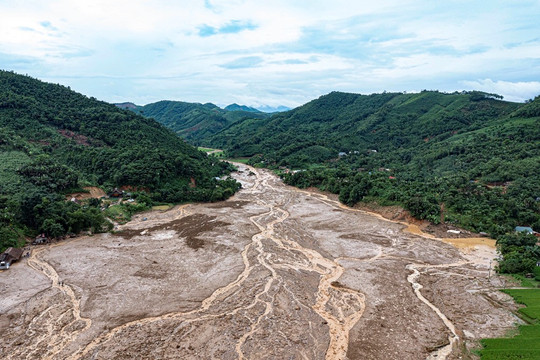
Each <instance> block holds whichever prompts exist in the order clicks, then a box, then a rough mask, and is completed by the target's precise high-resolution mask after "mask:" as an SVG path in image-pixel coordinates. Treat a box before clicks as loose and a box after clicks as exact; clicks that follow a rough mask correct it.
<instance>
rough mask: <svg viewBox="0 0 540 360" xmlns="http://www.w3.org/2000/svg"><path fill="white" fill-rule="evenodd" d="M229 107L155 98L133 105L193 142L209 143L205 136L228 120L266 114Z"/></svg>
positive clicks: (235, 106) (232, 121)
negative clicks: (146, 103) (156, 99)
mask: <svg viewBox="0 0 540 360" xmlns="http://www.w3.org/2000/svg"><path fill="white" fill-rule="evenodd" d="M228 108H229V109H228V110H224V109H221V108H219V107H218V106H216V105H214V104H212V103H207V104H199V103H188V102H182V101H167V100H164V101H158V102H156V103H152V104H148V105H145V106H141V107H138V108H136V109H133V111H135V112H137V113H139V114H141V115H144V116H146V117H150V118H154V119H156V120H157V121H158V122H160V123H162V124H163V125H165V126H166V127H168V128H170V129H172V130H173V131H174V132H176V133H177V134H178V135H179V136H181V137H183V138H184V139H186V140H187V141H189V142H190V143H192V144H196V145H209V144H208V141H207V139H208V138H210V137H211V136H212V135H214V134H215V133H217V132H219V131H220V130H222V129H224V128H226V127H228V126H230V125H231V124H233V123H235V122H237V121H241V120H245V119H255V120H257V119H264V118H266V117H268V115H267V114H265V113H262V112H260V111H257V110H255V109H251V108H248V109H251V110H243V109H244V108H247V107H244V106H240V105H236V104H232V105H230V106H228Z"/></svg>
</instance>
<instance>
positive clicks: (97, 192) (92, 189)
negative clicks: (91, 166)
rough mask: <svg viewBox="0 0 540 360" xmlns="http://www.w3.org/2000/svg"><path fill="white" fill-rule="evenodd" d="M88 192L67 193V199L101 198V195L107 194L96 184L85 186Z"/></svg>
mask: <svg viewBox="0 0 540 360" xmlns="http://www.w3.org/2000/svg"><path fill="white" fill-rule="evenodd" d="M83 189H84V190H86V191H87V192H78V193H73V194H68V195H66V199H67V200H71V199H72V198H75V199H77V200H85V199H92V198H93V199H99V198H101V197H104V196H107V194H105V191H103V190H101V189H100V188H98V187H96V186H87V187H84V188H83Z"/></svg>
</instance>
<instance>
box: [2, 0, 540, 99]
mask: <svg viewBox="0 0 540 360" xmlns="http://www.w3.org/2000/svg"><path fill="white" fill-rule="evenodd" d="M538 13H540V4H539V3H538V2H533V1H529V2H520V3H515V2H505V1H502V0H500V1H497V0H494V1H492V2H489V3H485V2H484V3H480V2H470V1H464V0H449V1H446V2H443V3H441V2H433V1H428V0H424V1H412V0H406V1H404V0H401V1H397V0H395V1H394V0H392V1H389V0H382V1H377V2H363V1H362V2H351V1H348V0H347V1H345V0H335V1H332V2H330V1H326V0H314V1H310V2H309V4H308V3H306V2H305V1H300V0H275V1H271V2H261V1H249V0H206V1H204V0H200V1H187V0H184V1H174V2H172V1H167V0H154V1H151V2H150V1H142V0H131V1H127V0H115V1H105V0H93V1H87V0H85V1H82V0H81V1H69V0H50V1H38V0H21V1H17V2H13V1H9V2H8V1H1V0H0V33H2V37H0V61H1V62H0V66H1V67H2V68H5V69H8V70H14V71H17V72H21V73H28V74H30V75H32V76H34V77H38V78H42V79H45V80H50V81H54V82H60V83H63V84H66V85H70V86H71V87H72V88H73V89H76V90H77V91H80V92H83V93H85V94H87V95H89V96H96V97H98V98H101V99H103V100H106V101H120V100H131V101H134V102H137V103H140V104H144V103H147V102H152V101H157V100H160V99H165V98H166V99H177V100H184V101H199V102H207V101H212V102H215V103H219V104H227V103H230V102H238V103H246V104H247V105H257V104H269V105H274V106H275V105H280V104H284V105H287V106H295V105H299V104H301V103H304V102H306V101H308V100H310V99H312V98H315V97H317V96H319V95H321V94H324V93H328V92H330V91H333V90H340V91H352V92H363V93H369V92H379V91H383V90H389V91H390V90H394V91H396V90H397V91H410V90H420V89H440V90H444V91H453V90H461V89H463V88H464V87H465V88H467V89H468V88H472V87H474V86H477V88H478V89H479V90H484V91H488V90H486V89H487V88H493V89H498V88H504V89H506V88H508V89H510V88H511V89H513V90H512V91H507V92H505V91H506V90H505V91H493V92H499V93H502V94H503V95H506V98H507V99H509V100H524V99H526V98H529V97H532V96H534V95H535V94H531V95H529V94H530V93H531V92H535V91H536V92H540V90H538V87H535V86H534V84H537V83H538V81H540V66H539V65H540V55H539V54H540V36H539V35H538V34H540V25H539V24H538V21H537V18H536V14H538ZM201 29H206V30H207V32H206V33H204V32H203V33H201ZM201 35H206V36H201ZM478 79H492V80H478ZM490 82H491V83H490ZM512 84H513V85H512ZM516 84H517V85H516ZM527 84H528V85H527ZM531 84H533V85H531ZM504 89H503V90H504ZM490 91H491V90H490Z"/></svg>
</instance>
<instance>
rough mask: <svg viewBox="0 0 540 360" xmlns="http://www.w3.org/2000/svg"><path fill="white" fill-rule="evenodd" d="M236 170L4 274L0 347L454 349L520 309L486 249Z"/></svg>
mask: <svg viewBox="0 0 540 360" xmlns="http://www.w3.org/2000/svg"><path fill="white" fill-rule="evenodd" d="M239 168H240V171H239V172H238V173H236V175H235V176H236V177H237V179H238V180H239V181H241V182H242V183H243V190H242V191H240V192H239V193H238V194H237V195H235V196H234V197H233V198H232V199H230V200H229V201H225V202H221V203H214V204H192V205H184V206H177V207H174V208H172V209H170V210H168V211H153V212H149V213H145V214H144V215H139V216H136V217H135V218H134V219H133V221H132V222H130V223H128V224H126V225H124V226H122V227H121V228H120V229H119V230H120V231H119V232H117V233H115V234H101V235H95V236H91V237H82V238H77V239H74V240H72V241H69V242H64V243H59V244H57V245H53V246H46V247H41V248H35V249H34V251H33V252H32V256H31V257H30V258H28V259H25V260H23V261H22V262H20V263H18V264H17V266H14V267H13V269H10V271H9V272H3V273H0V288H1V290H2V294H6V295H5V296H4V298H3V299H1V300H0V332H1V333H2V342H1V343H0V355H1V356H2V357H3V358H7V359H132V358H138V359H347V358H348V359H458V358H461V357H462V356H463V354H465V353H466V352H467V349H468V348H470V347H474V346H475V345H476V341H477V339H479V338H481V337H490V336H501V335H503V334H504V333H505V332H506V331H507V329H509V328H510V327H512V326H513V325H514V324H515V322H516V321H517V319H516V318H515V317H514V316H513V315H512V314H511V312H510V309H512V308H513V306H514V305H513V303H512V301H511V299H509V298H507V297H506V296H505V295H503V294H502V293H500V292H498V291H496V289H497V288H498V287H499V286H501V285H502V283H501V280H500V279H499V278H498V277H497V276H496V275H494V274H493V272H491V273H490V269H489V266H490V260H491V259H492V258H494V257H495V252H494V249H493V248H490V247H489V246H483V245H484V244H476V243H475V245H474V246H477V245H478V246H480V247H481V248H480V247H478V248H474V247H473V248H470V247H469V248H467V251H464V250H463V249H458V248H457V247H455V246H453V245H451V244H448V243H445V242H444V241H441V240H440V239H436V238H426V237H422V236H420V235H418V234H414V233H411V232H405V231H403V230H404V228H405V227H406V226H404V225H403V224H400V223H396V222H392V221H387V220H385V219H382V218H381V217H376V216H373V215H370V214H368V213H366V212H364V211H359V210H353V209H348V208H345V207H344V206H342V205H340V204H338V203H337V202H336V201H335V200H333V199H330V198H328V197H326V196H325V195H324V194H318V193H314V192H306V191H300V190H298V189H294V188H291V187H287V186H285V185H283V184H282V183H281V182H280V181H279V179H277V178H276V177H275V176H274V175H272V174H271V173H269V172H267V171H264V170H258V169H253V168H248V167H247V166H245V165H242V164H239ZM143 218H146V220H144V221H143ZM454 240H455V239H454Z"/></svg>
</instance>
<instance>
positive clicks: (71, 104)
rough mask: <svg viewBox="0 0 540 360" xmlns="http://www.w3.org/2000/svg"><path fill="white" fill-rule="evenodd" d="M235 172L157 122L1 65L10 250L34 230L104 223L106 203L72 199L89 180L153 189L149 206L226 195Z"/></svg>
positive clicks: (3, 189) (2, 214) (1, 175)
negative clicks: (229, 174)
mask: <svg viewBox="0 0 540 360" xmlns="http://www.w3.org/2000/svg"><path fill="white" fill-rule="evenodd" d="M227 169H228V165H226V164H223V163H220V162H217V161H216V160H214V159H212V158H209V157H207V156H206V155H205V154H204V153H202V152H200V151H198V150H197V149H196V148H194V147H192V146H190V145H188V144H186V143H185V142H184V141H183V140H182V139H180V138H179V137H177V136H176V135H175V134H174V133H173V132H172V131H170V130H168V129H167V128H165V127H164V126H163V125H161V124H158V123H157V122H155V121H154V120H151V119H148V118H145V117H142V116H139V115H136V114H134V113H133V112H130V111H127V110H121V109H119V108H117V107H115V106H114V105H111V104H107V103H105V102H101V101H97V100H96V99H93V98H88V97H86V96H84V95H81V94H78V93H75V92H73V91H71V90H70V89H69V88H67V87H64V86H60V85H54V84H49V83H45V82H41V81H38V80H36V79H32V78H30V77H28V76H22V75H17V74H15V73H12V72H6V71H0V248H4V247H6V246H9V245H16V244H17V240H18V239H20V235H22V234H23V233H25V232H26V233H27V234H31V233H32V232H36V231H39V232H46V233H48V234H50V235H55V236H58V235H62V234H64V233H67V232H78V231H80V230H82V229H87V228H93V229H94V230H96V231H99V230H102V229H104V227H106V225H107V224H106V221H105V220H104V218H103V215H102V214H101V212H100V211H99V204H94V205H95V206H94V207H92V206H86V205H85V206H81V205H79V204H76V203H73V202H65V201H64V194H67V193H70V192H72V191H74V190H80V188H81V186H85V185H96V186H101V187H102V188H104V189H106V190H107V189H112V188H113V187H120V186H131V187H132V188H139V189H144V190H145V191H143V192H141V193H140V194H139V195H140V198H139V199H138V200H139V203H147V204H149V203H150V202H151V201H152V200H154V201H166V202H181V201H188V200H199V201H208V200H218V199H222V198H225V197H228V196H230V195H231V194H232V193H233V192H234V191H236V189H237V184H236V182H234V181H216V180H215V179H214V178H215V177H217V176H220V175H221V174H222V173H223V172H225V171H227ZM194 185H195V186H194Z"/></svg>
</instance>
